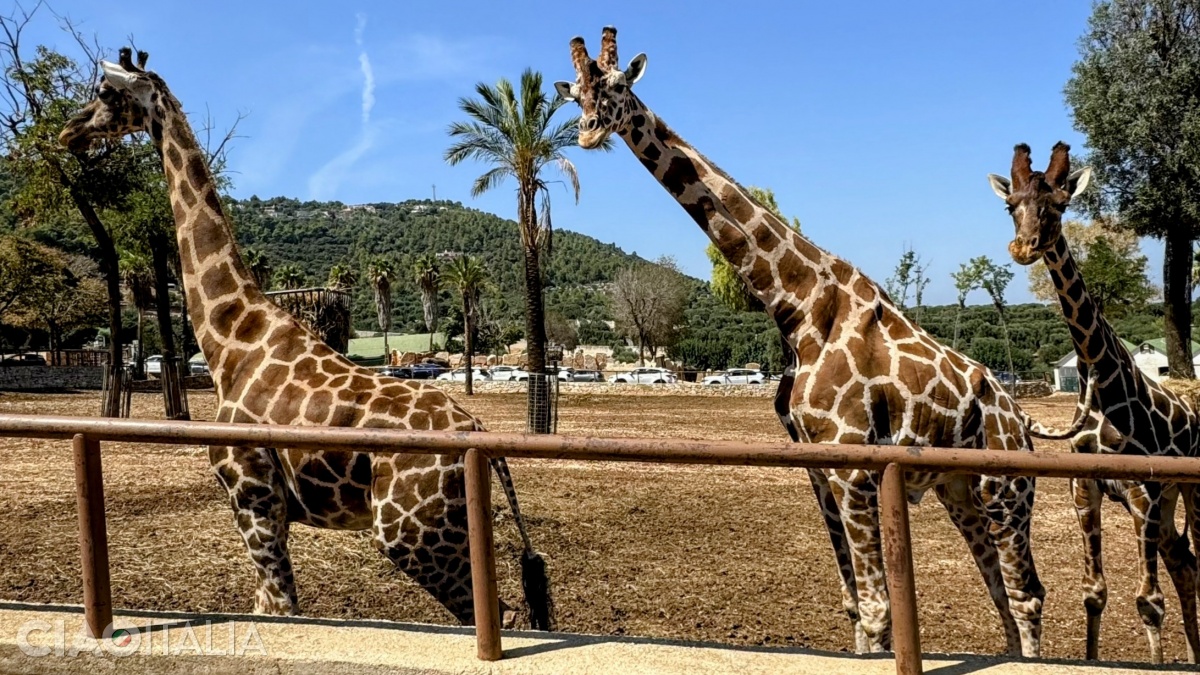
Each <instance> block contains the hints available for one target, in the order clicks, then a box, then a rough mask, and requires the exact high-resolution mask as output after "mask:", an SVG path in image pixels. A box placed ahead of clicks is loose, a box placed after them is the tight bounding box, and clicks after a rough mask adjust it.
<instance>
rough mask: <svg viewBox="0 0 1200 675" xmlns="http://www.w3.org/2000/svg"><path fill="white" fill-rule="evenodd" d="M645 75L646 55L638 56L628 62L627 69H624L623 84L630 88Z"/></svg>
mask: <svg viewBox="0 0 1200 675" xmlns="http://www.w3.org/2000/svg"><path fill="white" fill-rule="evenodd" d="M645 74H646V54H645V53H642V54H638V55H637V56H635V57H633V60H631V61H630V62H629V67H628V68H626V69H625V84H626V85H628V86H630V87H632V86H633V84H634V83H635V82H637V81H638V80H640V79H642V76H643V75H645Z"/></svg>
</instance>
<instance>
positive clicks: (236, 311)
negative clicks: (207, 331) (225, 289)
mask: <svg viewBox="0 0 1200 675" xmlns="http://www.w3.org/2000/svg"><path fill="white" fill-rule="evenodd" d="M245 311H246V303H245V302H243V301H242V299H241V298H234V299H233V300H229V301H226V302H222V303H221V304H219V305H217V306H216V307H215V308H213V311H212V313H211V314H210V315H209V317H208V323H209V325H210V326H212V329H213V331H215V332H216V334H217V335H223V336H228V335H229V334H230V332H231V331H232V330H233V324H234V323H235V322H236V321H237V320H238V317H240V316H241V315H242V314H243V313H244V312H245Z"/></svg>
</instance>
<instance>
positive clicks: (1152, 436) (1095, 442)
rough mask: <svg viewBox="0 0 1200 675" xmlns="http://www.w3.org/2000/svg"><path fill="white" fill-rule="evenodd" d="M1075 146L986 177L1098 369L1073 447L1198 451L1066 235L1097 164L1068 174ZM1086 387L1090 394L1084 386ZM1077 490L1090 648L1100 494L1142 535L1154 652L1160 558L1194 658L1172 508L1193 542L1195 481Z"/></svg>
mask: <svg viewBox="0 0 1200 675" xmlns="http://www.w3.org/2000/svg"><path fill="white" fill-rule="evenodd" d="M1070 150H1071V147H1070V146H1069V145H1067V144H1066V143H1063V142H1061V141H1060V142H1059V143H1057V144H1056V145H1055V146H1054V148H1053V149H1052V150H1051V154H1050V163H1049V165H1048V167H1047V168H1046V170H1045V171H1044V172H1042V171H1033V169H1032V161H1031V159H1030V154H1029V153H1030V151H1029V146H1028V145H1025V144H1024V143H1022V144H1019V145H1017V146H1016V147H1015V148H1014V149H1013V161H1012V170H1011V172H1010V173H1011V176H1012V179H1011V180H1009V179H1006V178H1003V177H1001V176H997V175H995V174H990V175H989V176H988V181H989V182H990V183H991V186H992V190H993V191H994V192H995V193H996V194H997V195H998V196H999V197H1000V198H1001V199H1003V200H1004V202H1005V206H1006V208H1007V209H1008V212H1009V214H1010V215H1011V216H1012V219H1013V224H1014V226H1015V229H1016V236H1015V238H1014V239H1013V240H1012V242H1011V243H1010V244H1009V247H1008V248H1009V253H1010V254H1011V255H1012V258H1013V260H1014V261H1016V262H1017V263H1019V264H1021V265H1029V264H1032V263H1033V262H1034V261H1036V260H1038V259H1044V260H1045V261H1046V268H1047V269H1048V270H1049V273H1050V279H1051V280H1052V281H1053V282H1054V288H1055V290H1056V291H1057V295H1058V298H1059V305H1060V306H1061V307H1062V312H1063V316H1064V318H1065V319H1066V321H1067V326H1068V327H1069V328H1070V330H1071V339H1072V341H1073V342H1074V345H1075V352H1076V354H1078V356H1079V372H1080V375H1084V374H1088V373H1090V374H1092V375H1094V376H1095V380H1096V381H1097V384H1096V386H1095V394H1094V395H1095V397H1096V404H1095V406H1094V407H1092V408H1091V412H1090V413H1089V414H1088V418H1089V419H1088V422H1087V423H1086V425H1085V426H1084V427H1083V429H1082V430H1081V431H1080V432H1079V434H1078V435H1077V436H1075V438H1074V439H1072V449H1073V450H1074V451H1075V452H1110V453H1122V454H1135V455H1165V456H1197V454H1200V453H1198V452H1197V445H1198V444H1200V433H1196V423H1197V419H1196V415H1195V414H1194V412H1193V411H1192V409H1191V407H1190V406H1189V405H1188V404H1186V403H1185V402H1184V401H1183V400H1181V399H1180V398H1179V397H1178V396H1177V395H1176V394H1175V393H1174V392H1171V391H1170V390H1168V389H1166V388H1164V387H1163V386H1162V385H1160V384H1159V383H1158V382H1155V381H1154V380H1152V379H1150V378H1148V377H1146V376H1145V375H1144V374H1143V373H1142V371H1141V369H1139V368H1138V367H1137V364H1135V363H1134V362H1133V357H1132V355H1130V353H1129V352H1128V350H1126V349H1125V347H1124V346H1123V345H1122V344H1121V341H1120V339H1119V338H1118V337H1117V334H1116V331H1115V330H1113V327H1112V324H1110V323H1109V322H1108V320H1107V319H1105V318H1104V314H1103V312H1102V311H1101V308H1100V307H1099V306H1097V304H1096V301H1095V300H1094V299H1093V297H1092V296H1091V295H1090V294H1089V293H1088V291H1087V287H1086V285H1085V284H1084V280H1083V276H1082V275H1080V273H1079V267H1078V265H1076V263H1075V259H1074V258H1073V257H1072V255H1071V249H1070V247H1069V246H1068V243H1067V238H1066V237H1065V236H1063V231H1062V215H1063V212H1064V211H1066V209H1067V207H1068V206H1069V205H1070V201H1071V198H1072V197H1074V196H1075V195H1077V194H1079V193H1080V192H1082V191H1083V190H1084V189H1085V188H1086V187H1087V185H1088V181H1089V179H1090V177H1091V168H1090V167H1084V168H1082V169H1079V170H1078V171H1075V172H1071V159H1070ZM1081 395H1086V394H1081ZM1071 493H1072V496H1073V498H1074V502H1075V509H1076V515H1077V516H1078V518H1079V525H1080V528H1081V529H1082V531H1083V543H1084V547H1083V548H1084V572H1083V587H1084V590H1083V604H1084V607H1085V608H1086V611H1087V643H1086V655H1087V658H1089V659H1095V658H1097V657H1098V653H1099V641H1100V617H1101V615H1102V613H1103V612H1104V607H1105V605H1106V604H1107V600H1108V588H1107V585H1106V584H1105V581H1104V570H1103V562H1102V558H1101V533H1100V529H1101V528H1100V500H1101V495H1102V494H1103V495H1107V496H1108V497H1109V498H1111V499H1113V500H1114V501H1116V502H1118V503H1120V504H1121V505H1122V506H1124V507H1125V509H1126V510H1127V511H1129V513H1130V515H1131V516H1132V517H1133V527H1134V534H1135V535H1136V536H1137V539H1138V553H1139V560H1138V574H1139V576H1140V583H1139V588H1138V595H1137V608H1138V614H1140V615H1141V618H1142V622H1143V623H1144V624H1145V627H1146V637H1147V640H1148V641H1149V643H1150V659H1151V661H1153V662H1154V663H1162V644H1161V633H1162V621H1163V614H1164V612H1165V609H1164V602H1163V594H1162V591H1161V590H1160V589H1159V586H1158V568H1157V565H1158V561H1157V558H1158V556H1162V559H1163V563H1164V564H1165V565H1166V567H1167V572H1168V574H1170V576H1171V581H1172V582H1173V583H1174V585H1175V589H1176V591H1178V593H1179V599H1180V605H1181V609H1182V611H1183V625H1184V633H1185V634H1186V636H1187V642H1188V660H1189V661H1190V662H1191V663H1195V662H1196V652H1197V648H1198V646H1200V644H1198V643H1200V637H1198V635H1197V627H1196V559H1195V557H1194V556H1193V555H1192V552H1191V551H1190V550H1189V549H1188V538H1187V534H1186V533H1180V532H1178V531H1177V530H1176V527H1175V506H1176V503H1177V501H1178V500H1179V497H1180V495H1181V493H1182V497H1183V502H1184V509H1185V512H1186V514H1187V520H1188V521H1189V522H1190V524H1191V527H1192V538H1193V540H1196V541H1200V537H1198V536H1197V535H1198V533H1200V520H1198V519H1197V515H1198V514H1197V511H1196V504H1195V500H1194V494H1193V489H1192V488H1191V487H1190V486H1179V485H1175V484H1166V485H1163V484H1160V483H1154V482H1138V481H1113V480H1099V481H1097V480H1088V479H1073V480H1072V481H1071Z"/></svg>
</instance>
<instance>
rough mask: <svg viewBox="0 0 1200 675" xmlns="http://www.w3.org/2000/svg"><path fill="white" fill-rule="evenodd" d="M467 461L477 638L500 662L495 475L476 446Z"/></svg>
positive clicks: (482, 652)
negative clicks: (493, 489)
mask: <svg viewBox="0 0 1200 675" xmlns="http://www.w3.org/2000/svg"><path fill="white" fill-rule="evenodd" d="M465 463H466V474H467V475H466V482H467V536H468V539H469V542H470V549H471V588H472V591H473V593H474V600H475V641H476V645H477V647H478V654H479V658H480V659H481V660H483V661H499V660H500V656H501V649H500V595H499V592H498V591H497V590H496V545H495V542H494V540H493V538H492V474H491V471H490V468H489V466H488V458H487V456H486V455H484V454H483V453H482V452H480V451H478V450H476V449H474V448H472V449H470V450H467V455H466V458H465Z"/></svg>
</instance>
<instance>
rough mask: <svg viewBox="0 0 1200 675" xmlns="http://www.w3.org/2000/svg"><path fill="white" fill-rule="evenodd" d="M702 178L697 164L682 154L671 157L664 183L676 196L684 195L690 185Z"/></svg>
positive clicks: (663, 179)
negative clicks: (697, 169)
mask: <svg viewBox="0 0 1200 675" xmlns="http://www.w3.org/2000/svg"><path fill="white" fill-rule="evenodd" d="M699 180H700V175H699V173H698V172H697V171H696V164H695V163H693V162H692V161H691V160H690V159H688V158H686V157H682V156H675V157H672V158H671V163H670V164H668V165H667V170H666V171H665V172H663V176H662V179H661V181H662V184H663V186H664V187H666V188H667V190H668V191H669V192H670V193H671V194H672V195H674V196H675V197H677V198H678V197H681V196H683V193H684V192H685V191H686V190H687V188H688V186H689V185H693V184H695V183H697V182H699Z"/></svg>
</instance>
